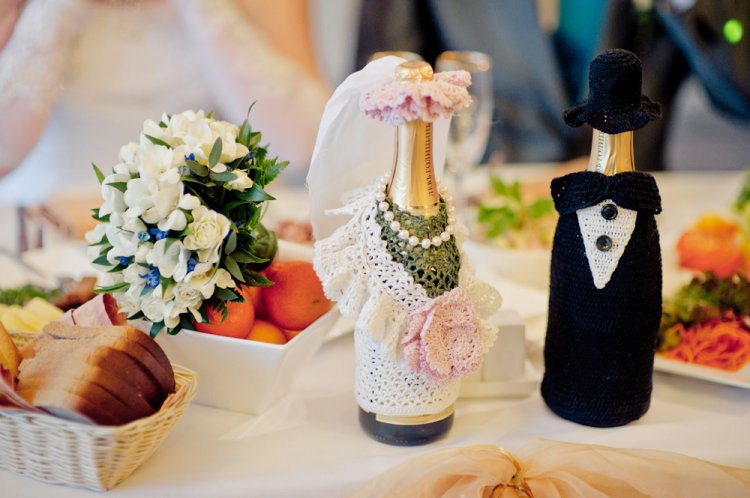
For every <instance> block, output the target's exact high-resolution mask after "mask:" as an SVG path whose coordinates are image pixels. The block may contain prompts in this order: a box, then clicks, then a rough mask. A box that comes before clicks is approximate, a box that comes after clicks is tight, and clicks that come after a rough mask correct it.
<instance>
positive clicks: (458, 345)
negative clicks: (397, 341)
mask: <svg viewBox="0 0 750 498" xmlns="http://www.w3.org/2000/svg"><path fill="white" fill-rule="evenodd" d="M407 327H408V329H407V333H406V337H404V339H403V340H402V341H401V344H402V345H403V346H404V356H405V357H406V362H407V364H408V365H409V367H410V368H411V369H412V370H413V371H414V372H416V373H421V374H424V375H426V376H427V378H429V379H430V380H432V381H434V382H437V383H444V382H447V381H448V380H450V379H451V378H452V377H460V376H464V375H466V374H468V373H471V372H472V371H473V370H475V369H477V368H479V366H480V365H481V364H482V348H483V345H484V338H483V337H482V333H481V330H480V328H479V320H478V318H477V317H476V313H475V312H474V306H473V303H472V302H471V298H470V297H469V295H468V294H467V293H466V292H465V291H463V290H462V289H459V288H455V289H453V290H452V291H450V292H446V293H445V294H443V295H441V296H439V297H437V298H436V299H434V300H433V301H432V302H431V303H430V304H429V305H427V306H426V307H424V308H422V309H421V310H418V311H414V312H412V313H410V314H409V317H408V320H407Z"/></svg>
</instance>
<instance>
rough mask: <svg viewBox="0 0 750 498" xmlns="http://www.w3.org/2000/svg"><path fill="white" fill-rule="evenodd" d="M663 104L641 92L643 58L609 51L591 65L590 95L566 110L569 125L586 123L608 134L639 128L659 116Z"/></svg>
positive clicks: (566, 121)
mask: <svg viewBox="0 0 750 498" xmlns="http://www.w3.org/2000/svg"><path fill="white" fill-rule="evenodd" d="M660 115H661V111H660V106H659V104H658V103H656V102H651V100H650V99H649V98H648V97H646V96H645V95H642V94H641V61H640V60H639V59H638V57H636V55H635V54H633V53H632V52H628V51H627V50H622V49H614V50H607V51H606V52H604V53H601V54H599V55H598V56H596V58H595V59H594V60H593V61H591V65H590V66H589V98H588V99H586V100H584V101H583V102H581V103H580V104H578V105H576V106H574V107H571V108H569V109H565V111H564V112H563V119H565V123H567V124H568V126H573V127H579V126H581V125H582V124H583V123H588V124H590V125H591V126H592V127H593V128H596V129H597V130H599V131H603V132H604V133H609V134H615V133H622V132H624V131H630V130H637V129H638V128H640V127H642V126H643V125H645V124H646V123H648V122H649V121H653V120H655V119H659V116H660Z"/></svg>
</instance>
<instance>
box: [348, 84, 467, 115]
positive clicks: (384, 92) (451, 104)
mask: <svg viewBox="0 0 750 498" xmlns="http://www.w3.org/2000/svg"><path fill="white" fill-rule="evenodd" d="M469 85H471V74H469V73H468V72H467V71H445V72H442V73H435V76H434V79H433V80H432V81H426V82H422V83H412V82H408V81H391V82H388V83H386V84H385V85H383V86H380V87H378V88H375V89H373V90H370V91H367V92H365V93H363V94H362V96H361V97H360V99H359V108H360V109H361V110H362V112H364V113H365V114H367V115H368V116H370V117H373V118H376V119H379V120H380V121H385V122H386V123H388V124H390V125H393V126H398V125H400V124H404V123H406V122H407V121H414V120H415V119H422V120H424V121H427V122H432V121H435V120H436V119H438V118H439V117H446V118H447V117H450V115H451V114H452V113H453V112H454V111H457V110H460V109H463V108H465V107H468V106H469V104H470V103H471V97H470V96H469V92H468V91H467V90H466V87H468V86H469Z"/></svg>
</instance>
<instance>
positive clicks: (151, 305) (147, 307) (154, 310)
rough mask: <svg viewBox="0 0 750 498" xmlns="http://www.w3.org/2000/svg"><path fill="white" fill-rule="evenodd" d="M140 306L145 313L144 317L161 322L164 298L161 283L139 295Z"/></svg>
mask: <svg viewBox="0 0 750 498" xmlns="http://www.w3.org/2000/svg"><path fill="white" fill-rule="evenodd" d="M140 308H141V311H143V314H144V315H146V318H148V319H149V320H151V321H152V322H161V321H162V320H164V300H163V299H162V295H161V285H159V286H157V287H156V288H155V289H154V290H153V291H152V292H149V293H147V294H146V295H144V296H142V297H141V306H140Z"/></svg>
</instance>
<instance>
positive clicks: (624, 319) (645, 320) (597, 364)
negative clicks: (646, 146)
mask: <svg viewBox="0 0 750 498" xmlns="http://www.w3.org/2000/svg"><path fill="white" fill-rule="evenodd" d="M589 92H590V93H589V98H588V99H587V100H586V101H584V102H583V103H581V104H579V105H578V106H576V107H573V108H571V109H568V110H566V111H565V113H564V118H565V121H566V122H567V123H568V124H569V125H571V126H580V125H581V124H583V123H587V124H589V125H591V126H592V127H593V128H594V135H593V142H592V148H591V157H590V160H589V167H588V170H587V171H582V172H578V173H571V174H568V175H566V176H563V177H560V178H556V179H554V180H553V181H552V196H553V200H554V202H555V208H556V209H557V211H558V213H559V214H560V218H559V220H558V224H557V228H556V231H555V238H554V241H553V248H552V263H551V272H550V273H551V274H550V297H549V314H548V322H547V335H546V342H545V350H544V358H545V374H544V379H543V381H542V397H543V398H544V400H545V402H546V403H547V405H548V406H549V407H550V409H552V411H554V412H555V413H556V414H558V415H559V416H561V417H563V418H566V419H568V420H572V421H574V422H577V423H580V424H584V425H590V426H596V427H611V426H618V425H624V424H627V423H629V422H631V421H633V420H636V419H638V418H640V417H641V416H643V414H645V413H646V411H647V410H648V407H649V403H650V399H651V389H652V374H653V360H654V349H655V344H656V336H657V333H658V329H659V322H660V319H661V305H662V302H661V299H662V297H661V287H662V274H661V252H660V248H659V233H658V231H657V228H656V221H655V219H654V215H656V214H658V213H659V212H660V211H661V201H660V198H659V191H658V189H657V186H656V183H655V181H654V179H653V177H652V176H650V175H648V174H646V173H641V172H638V171H635V164H634V161H633V131H634V130H636V129H637V128H640V127H641V126H644V125H645V124H646V123H648V121H650V120H653V119H657V118H658V117H659V105H658V104H656V103H653V102H651V101H650V100H649V99H648V97H646V96H644V95H641V64H640V61H639V60H638V59H637V57H636V56H635V55H633V54H632V53H630V52H627V51H625V50H611V51H607V52H605V53H603V54H601V55H599V56H598V57H597V58H596V59H594V60H593V61H592V63H591V66H590V70H589Z"/></svg>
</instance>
